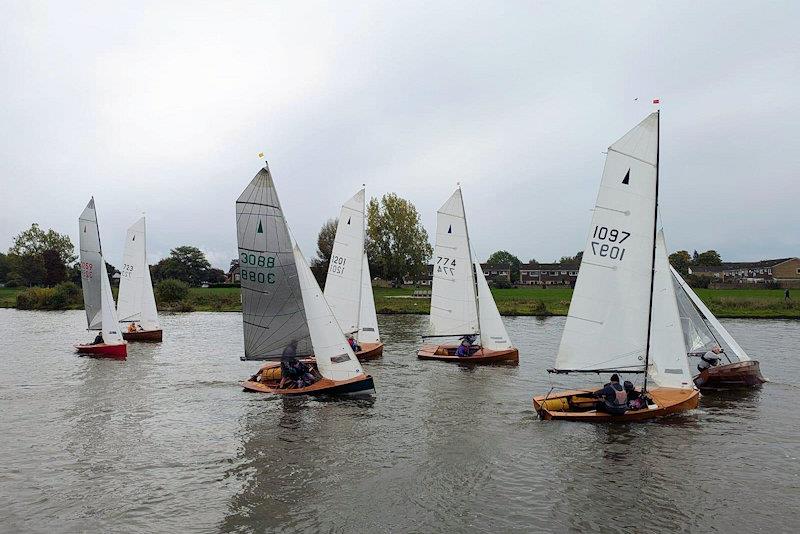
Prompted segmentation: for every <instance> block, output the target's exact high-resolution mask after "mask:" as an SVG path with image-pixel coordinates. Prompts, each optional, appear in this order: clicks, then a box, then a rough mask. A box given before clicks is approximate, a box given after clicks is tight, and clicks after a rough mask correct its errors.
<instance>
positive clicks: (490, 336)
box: [474, 261, 514, 350]
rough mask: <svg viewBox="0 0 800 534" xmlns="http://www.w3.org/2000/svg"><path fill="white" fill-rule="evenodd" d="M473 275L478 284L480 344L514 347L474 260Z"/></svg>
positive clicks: (478, 265)
mask: <svg viewBox="0 0 800 534" xmlns="http://www.w3.org/2000/svg"><path fill="white" fill-rule="evenodd" d="M474 265H475V276H476V278H477V285H478V302H479V303H480V305H479V313H480V326H481V346H482V347H483V348H486V349H489V350H506V349H512V348H514V347H513V345H512V344H511V340H510V338H509V337H508V331H506V327H505V325H504V324H503V319H502V318H501V317H500V312H499V311H498V310H497V304H496V303H495V301H494V297H492V292H491V290H490V289H489V284H488V283H487V282H486V277H485V276H484V274H483V269H481V264H480V263H479V262H477V261H476V262H475V264H474Z"/></svg>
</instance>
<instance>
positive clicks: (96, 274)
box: [78, 197, 106, 330]
mask: <svg viewBox="0 0 800 534" xmlns="http://www.w3.org/2000/svg"><path fill="white" fill-rule="evenodd" d="M78 232H79V236H80V237H79V242H80V254H81V256H80V258H81V287H82V288H83V307H84V309H85V310H86V322H87V324H88V328H89V330H100V329H101V327H102V324H103V316H102V309H103V305H102V286H101V280H102V278H101V271H102V272H105V270H106V269H105V264H104V262H103V253H102V249H101V247H100V231H99V229H98V227H97V212H96V211H95V208H94V197H92V199H91V200H90V201H89V203H88V204H87V205H86V208H85V209H84V210H83V213H81V216H80V217H79V218H78Z"/></svg>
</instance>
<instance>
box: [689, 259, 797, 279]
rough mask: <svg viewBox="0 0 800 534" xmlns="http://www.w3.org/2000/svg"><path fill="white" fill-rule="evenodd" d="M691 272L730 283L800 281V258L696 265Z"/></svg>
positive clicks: (691, 268) (690, 269)
mask: <svg viewBox="0 0 800 534" xmlns="http://www.w3.org/2000/svg"><path fill="white" fill-rule="evenodd" d="M689 274H694V275H697V276H708V277H711V278H714V280H715V281H717V282H721V283H728V284H757V283H764V282H773V281H775V282H783V281H800V258H780V259H776V260H761V261H751V262H724V263H722V264H720V265H696V266H693V267H690V268H689Z"/></svg>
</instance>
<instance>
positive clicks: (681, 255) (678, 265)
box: [669, 250, 692, 276]
mask: <svg viewBox="0 0 800 534" xmlns="http://www.w3.org/2000/svg"><path fill="white" fill-rule="evenodd" d="M691 263H692V257H691V256H690V255H689V252H688V251H686V250H679V251H677V252H673V253H672V254H670V255H669V264H670V265H672V268H673V269H675V270H676V271H678V272H679V273H681V276H686V275H688V274H689V265H691Z"/></svg>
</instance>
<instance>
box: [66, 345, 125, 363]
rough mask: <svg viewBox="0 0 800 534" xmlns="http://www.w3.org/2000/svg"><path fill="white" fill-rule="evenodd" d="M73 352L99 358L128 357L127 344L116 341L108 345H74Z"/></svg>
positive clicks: (121, 358)
mask: <svg viewBox="0 0 800 534" xmlns="http://www.w3.org/2000/svg"><path fill="white" fill-rule="evenodd" d="M75 352H78V353H80V354H89V355H91V356H97V357H99V358H115V359H118V360H124V359H126V358H127V357H128V344H127V343H116V344H112V345H108V344H106V343H100V344H98V345H75Z"/></svg>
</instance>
